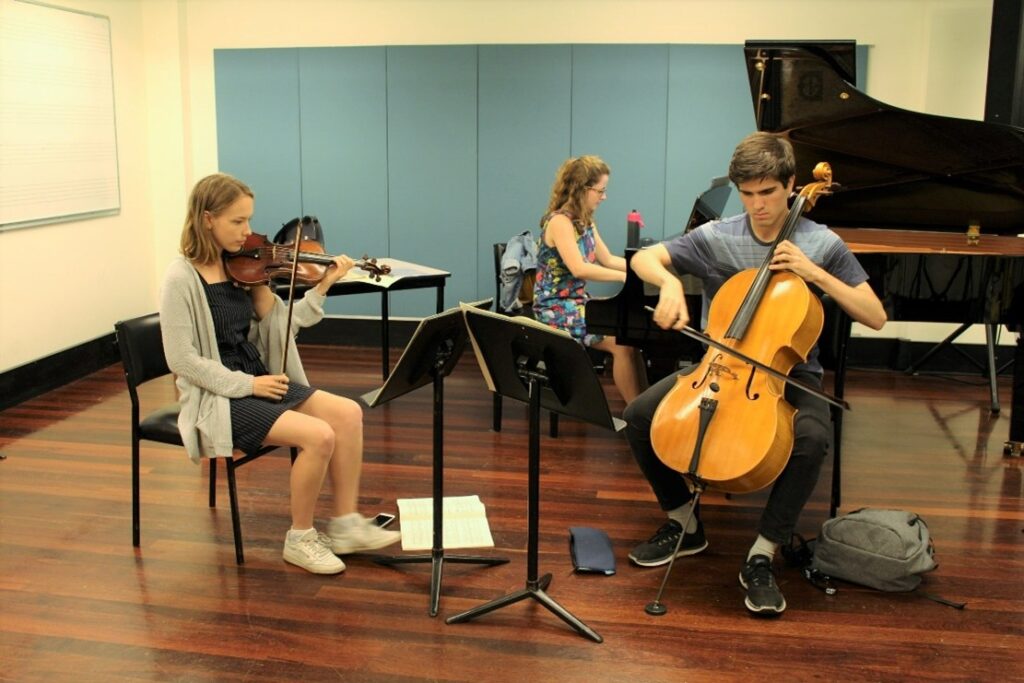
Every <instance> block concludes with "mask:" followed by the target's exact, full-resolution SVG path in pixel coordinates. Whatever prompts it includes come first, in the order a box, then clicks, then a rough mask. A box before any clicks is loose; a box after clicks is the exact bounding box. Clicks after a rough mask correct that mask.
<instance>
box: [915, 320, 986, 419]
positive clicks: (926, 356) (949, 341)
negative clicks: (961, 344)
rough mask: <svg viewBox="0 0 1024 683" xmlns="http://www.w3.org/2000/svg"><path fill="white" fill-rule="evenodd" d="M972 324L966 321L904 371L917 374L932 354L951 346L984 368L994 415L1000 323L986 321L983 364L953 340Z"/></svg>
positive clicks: (980, 368)
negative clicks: (997, 339) (959, 347)
mask: <svg viewBox="0 0 1024 683" xmlns="http://www.w3.org/2000/svg"><path fill="white" fill-rule="evenodd" d="M972 324H973V323H964V324H963V325H961V326H960V327H958V328H956V329H955V330H953V332H952V333H951V334H950V335H949V336H948V337H946V338H945V339H943V340H942V341H940V342H939V343H938V344H936V345H935V346H933V347H932V348H930V349H928V352H927V353H926V354H924V355H923V356H921V359H920V360H918V361H917V362H915V363H911V364H910V365H908V366H907V369H906V370H904V372H905V373H906V374H908V375H916V374H917V373H918V372H920V370H921V367H922V366H924V364H925V363H927V362H928V361H929V360H930V359H931V358H932V356H934V355H935V354H936V353H938V352H939V351H941V350H942V349H944V348H946V347H949V348H951V349H953V350H954V351H957V352H958V353H960V355H962V356H963V357H964V358H966V359H967V360H969V361H970V362H971V363H973V364H974V365H975V366H976V367H977V368H978V369H979V370H982V371H983V372H984V373H985V377H986V378H987V379H988V387H989V409H990V410H991V411H992V414H993V415H998V414H999V391H998V386H997V383H996V376H997V374H998V367H997V366H996V336H997V335H998V327H999V325H998V324H997V323H985V365H984V366H982V365H981V363H979V362H978V361H976V360H975V359H974V358H971V357H970V356H968V355H967V354H966V353H964V352H963V351H961V350H960V349H958V348H956V347H955V346H953V342H954V341H955V340H956V338H957V337H959V336H960V335H961V334H963V333H964V332H966V331H967V330H968V329H969V328H970V327H971V325H972Z"/></svg>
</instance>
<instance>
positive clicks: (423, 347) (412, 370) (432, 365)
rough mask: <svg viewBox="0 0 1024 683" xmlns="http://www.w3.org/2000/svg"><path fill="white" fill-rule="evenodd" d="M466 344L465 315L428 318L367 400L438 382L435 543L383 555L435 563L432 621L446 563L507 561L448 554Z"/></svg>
mask: <svg viewBox="0 0 1024 683" xmlns="http://www.w3.org/2000/svg"><path fill="white" fill-rule="evenodd" d="M465 344H466V325H465V322H464V319H463V315H462V311H461V310H459V309H450V310H448V311H445V312H444V313H438V314H437V315H434V316H430V317H428V318H424V319H423V320H422V321H421V322H420V325H419V327H417V328H416V332H415V333H414V334H413V337H412V339H411V340H409V344H408V346H407V347H406V349H405V352H404V353H403V354H402V357H401V358H400V359H399V361H398V365H397V366H396V367H395V370H394V372H392V373H391V375H390V376H389V377H388V379H387V381H386V382H385V383H384V386H383V387H382V388H381V389H380V391H377V392H371V393H369V394H367V395H365V396H363V397H362V398H363V400H364V401H365V402H366V403H367V405H369V406H371V407H373V406H377V405H380V404H381V403H384V402H387V401H390V400H392V399H394V398H398V397H399V396H403V395H405V394H407V393H409V392H410V391H413V390H415V389H418V388H420V387H422V386H425V385H426V384H429V383H432V384H433V387H434V402H433V407H434V416H433V417H434V419H433V436H434V443H433V468H432V469H433V474H432V480H433V487H432V488H433V492H432V493H433V518H434V529H433V532H434V533H433V543H432V548H431V551H430V554H419V555H398V556H390V557H389V556H378V557H375V558H374V561H375V562H376V563H377V564H382V565H385V566H395V565H400V564H417V563H421V562H430V563H431V571H430V608H429V613H430V616H432V617H434V616H437V612H438V605H439V603H440V600H441V575H442V573H443V571H444V562H445V561H446V560H447V561H448V562H453V563H461V564H482V565H486V566H492V567H493V566H495V565H499V564H505V563H506V562H508V558H507V557H478V556H471V555H445V552H444V378H445V377H446V376H447V375H449V374H451V371H452V370H453V369H454V367H455V363H456V362H457V361H458V359H459V356H460V355H462V350H463V348H464V347H465Z"/></svg>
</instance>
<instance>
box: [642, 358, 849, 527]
mask: <svg viewBox="0 0 1024 683" xmlns="http://www.w3.org/2000/svg"><path fill="white" fill-rule="evenodd" d="M691 369H692V368H691ZM688 372H689V370H684V371H683V372H682V373H680V374H687V373H688ZM677 377H678V375H675V374H673V375H669V376H668V377H666V378H664V379H662V380H661V381H659V382H658V383H657V384H654V385H652V386H651V387H650V388H649V389H647V391H645V392H644V393H642V394H640V396H638V397H637V398H636V400H635V401H633V402H632V403H630V404H629V405H628V406H627V407H626V412H625V413H624V414H623V418H625V420H626V429H625V432H626V439H627V440H628V441H629V445H630V448H632V450H633V457H635V458H636V461H637V464H638V465H640V471H641V472H642V473H643V475H644V477H646V479H647V481H648V483H649V484H650V485H651V489H652V490H653V491H654V495H655V496H656V497H657V498H658V503H659V504H660V505H661V509H662V510H666V511H668V510H674V509H675V508H677V507H679V506H680V505H684V504H685V503H688V502H689V501H690V499H691V498H692V497H693V494H692V493H690V488H689V486H687V483H686V480H685V479H684V477H683V475H682V474H680V473H679V472H677V471H676V470H674V469H671V468H670V467H668V466H667V465H665V464H664V463H663V462H662V461H661V460H660V459H659V458H658V456H657V455H656V454H655V452H654V449H653V448H651V421H652V420H653V418H654V411H655V410H657V408H658V404H659V403H661V400H662V399H663V398H664V397H665V394H667V393H668V392H669V391H670V390H671V389H672V387H673V386H675V383H676V378H677ZM792 377H793V378H794V379H797V380H800V381H802V382H803V383H805V384H810V385H811V386H813V387H815V388H820V387H821V378H820V377H818V375H815V374H812V373H804V372H794V373H792ZM786 400H787V401H788V402H789V403H790V404H791V405H792V406H793V407H794V408H796V409H797V411H799V412H797V415H796V422H795V424H794V439H793V451H792V454H791V455H790V457H789V462H788V463H787V464H786V467H785V468H784V469H783V470H782V474H780V475H779V478H778V479H776V480H775V483H774V484H773V485H772V492H771V495H770V496H769V497H768V504H767V505H766V506H765V508H764V513H763V514H762V515H761V526H760V529H759V532H760V534H761V535H762V536H764V537H765V538H767V539H768V540H770V541H774V542H775V543H781V544H783V545H785V544H786V543H789V537H790V536H791V535H792V534H793V529H794V527H795V526H796V522H797V518H798V517H799V516H800V512H801V511H802V510H803V509H804V505H806V503H807V499H808V498H810V497H811V492H812V491H813V490H814V485H815V484H816V483H817V482H818V475H819V473H820V472H821V463H822V461H823V460H824V459H825V451H826V450H827V448H828V444H829V439H830V437H831V431H832V430H831V426H830V422H829V407H828V404H827V403H825V402H824V401H822V400H821V399H820V398H815V397H814V396H811V395H810V394H808V393H807V392H804V391H801V390H800V389H796V388H794V387H792V386H790V385H788V384H787V385H786Z"/></svg>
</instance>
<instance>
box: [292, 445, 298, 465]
mask: <svg viewBox="0 0 1024 683" xmlns="http://www.w3.org/2000/svg"><path fill="white" fill-rule="evenodd" d="M290 452H291V458H292V464H293V465H294V464H295V458H297V457H299V449H298V448H295V447H294V446H292V447H291V449H290Z"/></svg>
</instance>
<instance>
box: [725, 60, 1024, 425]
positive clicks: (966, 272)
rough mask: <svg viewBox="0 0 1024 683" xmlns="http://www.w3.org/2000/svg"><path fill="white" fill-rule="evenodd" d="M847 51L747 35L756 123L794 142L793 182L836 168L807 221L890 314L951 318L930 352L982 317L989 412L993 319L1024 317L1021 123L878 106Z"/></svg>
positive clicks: (1023, 143)
mask: <svg viewBox="0 0 1024 683" xmlns="http://www.w3.org/2000/svg"><path fill="white" fill-rule="evenodd" d="M855 49H856V45H855V43H854V42H853V41H834V42H792V41H788V42H778V41H748V42H747V43H746V45H745V46H744V52H745V54H746V63H747V74H748V77H749V81H750V94H751V98H752V100H753V104H754V116H755V122H756V125H757V128H758V130H763V131H768V132H771V133H776V134H779V135H782V136H784V137H786V138H787V139H789V141H790V142H791V143H792V144H793V149H794V151H795V153H796V159H797V180H798V182H799V181H800V179H804V178H810V177H811V169H812V168H813V167H814V164H815V163H817V162H819V161H828V162H829V164H831V166H832V172H833V176H834V177H835V178H836V180H837V181H839V183H840V187H839V188H838V189H836V191H835V193H834V194H833V195H832V196H831V197H829V198H828V199H827V200H826V201H823V202H820V203H819V204H817V205H816V206H815V210H814V216H813V218H814V220H815V221H818V222H820V223H824V224H826V225H828V226H829V227H831V228H832V229H833V230H834V231H835V232H836V233H838V234H839V235H840V236H841V237H842V238H843V240H844V241H845V242H846V243H847V244H848V245H849V247H850V249H851V250H852V251H853V252H854V254H856V255H857V258H858V259H859V260H860V261H861V263H862V264H863V265H864V267H865V269H866V270H867V271H868V274H869V275H870V277H871V280H870V282H871V285H872V287H874V289H875V291H876V293H877V294H878V295H879V297H880V298H881V299H882V301H883V303H885V305H886V309H887V312H888V313H889V319H890V320H905V321H915V322H950V323H958V324H959V327H958V328H957V330H956V331H954V332H953V334H951V335H950V336H949V337H947V338H946V339H945V340H944V341H943V342H942V343H940V344H939V345H938V346H937V347H936V348H935V349H933V351H935V350H937V349H939V348H942V347H945V346H948V345H949V344H950V343H951V342H952V341H953V340H955V339H956V337H958V336H959V335H960V334H961V333H962V332H963V331H964V330H966V329H967V328H968V327H970V326H971V325H974V324H983V325H985V329H986V333H987V334H986V337H987V344H986V346H987V356H988V358H987V363H986V365H987V370H988V376H989V388H990V398H991V406H992V411H993V412H998V411H999V400H998V395H997V393H996V368H995V358H994V345H995V337H996V335H997V332H998V326H999V325H1000V324H1017V323H1018V322H1019V321H1020V320H1021V319H1022V317H1024V316H1022V309H1024V293H1022V289H1024V287H1022V283H1024V239H1020V238H1019V237H1017V235H1018V234H1019V233H1024V129H1021V128H1016V127H1013V126H1006V125H1001V124H994V123H983V122H979V121H968V120H963V119H954V118H948V117H942V116H933V115H928V114H920V113H916V112H912V111H907V110H904V109H898V108H896V107H892V106H889V105H887V104H884V103H882V102H879V101H878V100H875V99H873V98H871V97H869V96H867V95H866V94H864V93H862V92H860V91H859V90H857V89H856V88H855V87H853V85H851V84H852V83H854V82H855V68H856V67H855V64H856V62H855ZM929 355H930V354H929ZM842 360H843V359H839V362H842ZM924 360H925V359H924V358H922V359H921V360H919V361H918V362H917V364H916V365H917V366H918V367H919V366H920V365H921V364H922V363H923V362H924ZM911 369H913V367H912V368H911Z"/></svg>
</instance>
